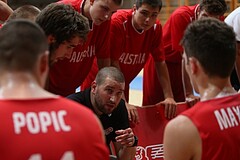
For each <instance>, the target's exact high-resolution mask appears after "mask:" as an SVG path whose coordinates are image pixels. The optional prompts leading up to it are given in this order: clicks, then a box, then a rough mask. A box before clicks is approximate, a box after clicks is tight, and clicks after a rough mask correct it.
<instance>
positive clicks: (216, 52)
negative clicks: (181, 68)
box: [182, 18, 236, 78]
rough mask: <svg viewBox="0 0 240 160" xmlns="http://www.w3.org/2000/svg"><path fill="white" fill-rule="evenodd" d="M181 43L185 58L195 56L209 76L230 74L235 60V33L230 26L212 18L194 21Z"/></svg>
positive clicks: (224, 76) (226, 75)
mask: <svg viewBox="0 0 240 160" xmlns="http://www.w3.org/2000/svg"><path fill="white" fill-rule="evenodd" d="M182 44H183V47H184V49H185V53H186V56H187V58H189V57H195V58H196V59H197V60H198V61H199V62H200V64H201V65H202V67H203V69H204V71H205V73H206V74H207V75H208V76H209V77H213V76H217V77H221V78H226V77H228V76H230V74H231V72H232V70H233V67H234V63H235V60H236V39H235V33H234V31H233V29H232V28H231V27H230V26H228V25H227V24H225V23H224V22H221V21H219V20H217V19H214V18H203V19H201V20H197V21H194V22H193V23H191V24H189V26H188V27H187V29H186V31H185V34H184V37H183V40H182Z"/></svg>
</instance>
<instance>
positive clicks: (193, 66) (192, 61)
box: [189, 57, 199, 74]
mask: <svg viewBox="0 0 240 160" xmlns="http://www.w3.org/2000/svg"><path fill="white" fill-rule="evenodd" d="M189 66H190V72H191V74H196V72H198V70H199V63H198V60H197V59H196V58H194V57H190V58H189Z"/></svg>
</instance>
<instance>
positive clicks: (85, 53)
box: [70, 45, 95, 63]
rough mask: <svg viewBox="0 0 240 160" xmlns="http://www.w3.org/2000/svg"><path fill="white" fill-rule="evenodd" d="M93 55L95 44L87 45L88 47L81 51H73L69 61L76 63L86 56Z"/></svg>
mask: <svg viewBox="0 0 240 160" xmlns="http://www.w3.org/2000/svg"><path fill="white" fill-rule="evenodd" d="M93 56H95V45H93V46H88V48H87V49H86V50H84V51H82V52H75V51H74V52H73V53H72V56H71V59H70V62H72V63H78V62H81V61H83V59H84V58H86V57H88V58H89V57H93Z"/></svg>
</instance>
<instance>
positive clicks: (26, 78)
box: [0, 73, 54, 99]
mask: <svg viewBox="0 0 240 160" xmlns="http://www.w3.org/2000/svg"><path fill="white" fill-rule="evenodd" d="M51 96H54V95H53V94H51V93H48V92H46V91H45V90H44V89H43V88H42V87H41V86H40V85H39V83H38V82H37V80H36V79H35V78H34V77H33V76H32V75H31V74H28V73H6V74H3V75H1V76H0V99H29V98H44V97H51Z"/></svg>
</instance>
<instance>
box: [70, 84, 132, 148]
mask: <svg viewBox="0 0 240 160" xmlns="http://www.w3.org/2000/svg"><path fill="white" fill-rule="evenodd" d="M67 98H69V99H72V100H74V101H76V102H78V103H81V104H83V105H85V106H86V107H88V108H89V109H91V110H92V111H93V112H94V109H93V106H92V103H91V100H90V88H88V89H86V90H84V91H81V92H78V93H74V94H71V95H69V96H68V97H67ZM94 113H95V112H94ZM99 119H100V121H101V123H102V125H103V128H104V132H105V136H106V140H107V144H108V145H109V144H110V142H111V141H114V142H115V141H116V140H115V137H116V134H115V131H116V130H119V129H127V128H129V121H128V112H127V109H126V106H125V102H124V100H123V99H121V101H120V103H119V104H118V106H117V108H116V109H114V110H113V112H112V114H109V115H108V114H103V115H101V116H100V117H99Z"/></svg>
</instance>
